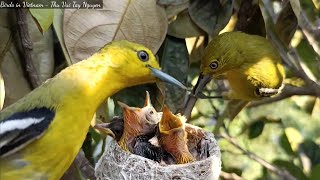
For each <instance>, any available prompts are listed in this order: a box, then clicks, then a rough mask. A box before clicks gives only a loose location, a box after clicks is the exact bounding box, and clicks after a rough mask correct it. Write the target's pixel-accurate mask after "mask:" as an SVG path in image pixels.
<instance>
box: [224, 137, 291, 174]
mask: <svg viewBox="0 0 320 180" xmlns="http://www.w3.org/2000/svg"><path fill="white" fill-rule="evenodd" d="M221 136H222V137H223V138H224V139H225V140H227V141H228V142H229V143H230V144H232V145H233V146H235V147H236V148H238V149H239V150H240V151H241V152H242V153H243V154H245V155H247V156H248V157H249V158H250V159H252V160H254V161H256V162H258V163H259V164H261V165H262V166H263V167H265V168H266V169H268V170H269V171H271V172H273V173H275V174H277V175H278V176H280V177H282V178H284V179H287V180H295V178H294V177H293V176H292V175H291V174H289V173H288V172H287V171H286V170H281V169H280V168H278V167H276V166H274V165H272V164H270V163H269V162H267V161H266V160H264V159H262V158H261V157H259V156H257V155H256V154H254V153H252V152H250V151H247V150H245V149H243V148H242V147H241V146H240V145H239V144H238V143H237V142H236V140H235V139H234V138H232V137H231V136H229V135H228V134H227V133H222V134H221Z"/></svg>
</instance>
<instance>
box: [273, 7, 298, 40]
mask: <svg viewBox="0 0 320 180" xmlns="http://www.w3.org/2000/svg"><path fill="white" fill-rule="evenodd" d="M291 6H292V5H291V4H290V3H289V1H287V2H285V3H284V7H283V9H282V11H281V12H280V14H279V17H278V19H277V22H276V25H275V31H276V33H277V34H278V36H279V38H280V40H281V41H282V42H283V43H284V44H285V45H287V46H288V45H289V44H290V42H291V39H292V37H293V35H294V33H295V31H296V29H297V27H298V21H297V17H296V16H295V14H294V10H293V9H292V7H291Z"/></svg>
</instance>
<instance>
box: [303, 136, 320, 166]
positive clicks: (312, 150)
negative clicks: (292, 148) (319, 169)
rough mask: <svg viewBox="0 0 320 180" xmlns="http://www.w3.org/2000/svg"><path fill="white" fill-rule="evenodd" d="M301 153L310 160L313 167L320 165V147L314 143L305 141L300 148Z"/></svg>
mask: <svg viewBox="0 0 320 180" xmlns="http://www.w3.org/2000/svg"><path fill="white" fill-rule="evenodd" d="M299 151H302V152H303V153H304V154H305V155H306V156H307V157H308V158H309V159H310V161H311V165H312V167H314V166H316V165H318V164H320V147H319V145H318V144H316V143H315V142H314V141H312V140H310V139H306V140H304V141H303V142H302V143H301V144H300V146H299Z"/></svg>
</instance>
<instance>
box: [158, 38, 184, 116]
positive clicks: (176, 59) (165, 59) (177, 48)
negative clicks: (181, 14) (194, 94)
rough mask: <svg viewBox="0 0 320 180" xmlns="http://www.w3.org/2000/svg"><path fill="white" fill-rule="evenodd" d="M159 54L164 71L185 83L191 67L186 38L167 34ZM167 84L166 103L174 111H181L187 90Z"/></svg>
mask: <svg viewBox="0 0 320 180" xmlns="http://www.w3.org/2000/svg"><path fill="white" fill-rule="evenodd" d="M158 54H159V56H160V59H161V62H160V63H161V68H162V71H163V72H166V73H167V74H169V75H171V76H173V77H174V78H176V79H177V80H178V81H180V82H182V83H183V84H185V83H186V81H187V76H188V69H189V54H188V50H187V46H186V42H185V40H184V39H178V38H175V37H171V36H167V38H166V39H165V42H164V43H163V45H162V47H161V50H160V51H159V53H158ZM165 86H166V88H165V100H164V101H165V104H166V105H168V106H169V108H170V110H171V111H172V112H177V111H180V110H181V109H182V108H183V107H182V106H183V102H184V98H185V95H186V91H184V90H181V89H179V88H177V87H175V86H173V85H171V84H165Z"/></svg>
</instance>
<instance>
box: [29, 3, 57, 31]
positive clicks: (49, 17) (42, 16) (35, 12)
mask: <svg viewBox="0 0 320 180" xmlns="http://www.w3.org/2000/svg"><path fill="white" fill-rule="evenodd" d="M29 11H30V13H31V15H32V16H33V18H34V19H35V20H36V22H37V24H38V27H39V26H40V32H42V33H43V32H46V31H47V30H48V29H49V27H50V26H51V24H52V22H53V9H38V8H36V9H34V8H29Z"/></svg>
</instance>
